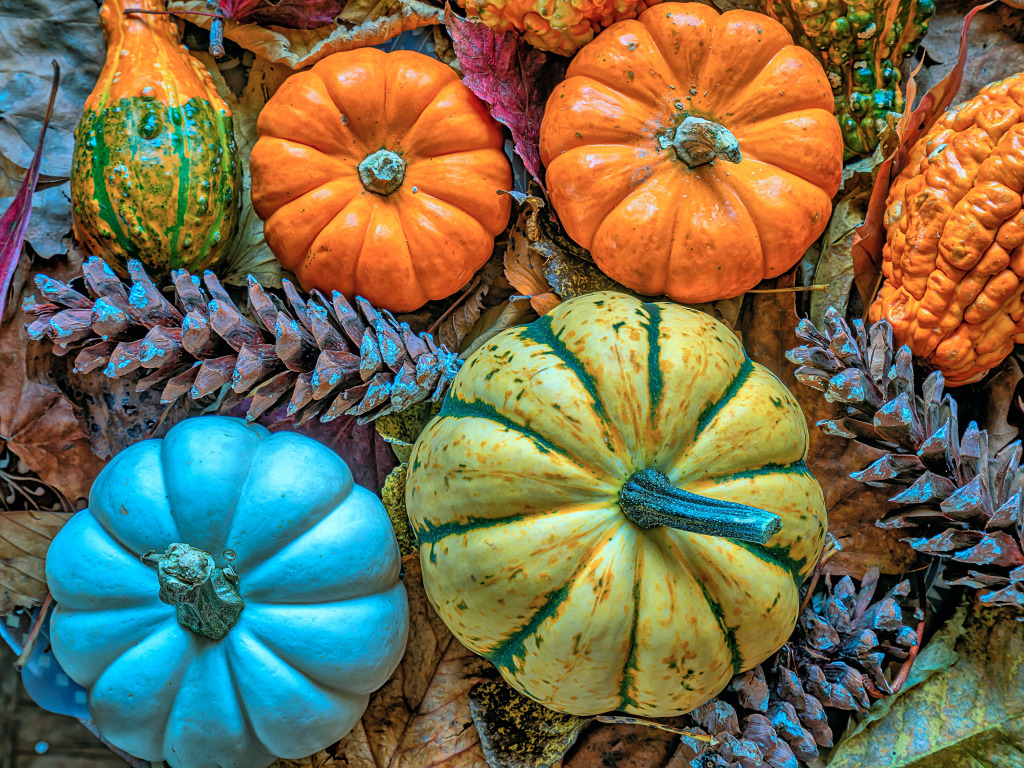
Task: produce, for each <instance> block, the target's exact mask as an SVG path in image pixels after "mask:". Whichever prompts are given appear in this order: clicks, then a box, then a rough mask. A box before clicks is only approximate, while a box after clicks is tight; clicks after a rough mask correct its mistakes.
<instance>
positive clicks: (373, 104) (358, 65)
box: [252, 49, 512, 312]
mask: <svg viewBox="0 0 1024 768" xmlns="http://www.w3.org/2000/svg"><path fill="white" fill-rule="evenodd" d="M258 126H259V136H260V138H259V141H258V142H257V143H256V146H255V147H254V148H253V151H252V179H253V182H252V197H253V206H254V207H255V209H256V212H257V213H258V214H259V215H260V217H261V218H262V219H263V220H264V222H265V224H264V231H265V233H266V238H267V243H268V244H269V245H270V247H271V248H272V249H273V251H274V254H275V255H276V256H277V258H278V260H279V261H280V262H281V264H282V265H283V266H284V267H285V268H287V269H290V270H292V271H293V272H294V273H295V275H296V276H297V277H298V279H299V282H300V283H301V284H302V286H303V287H304V288H305V289H306V290H312V289H314V288H316V289H319V290H322V291H340V292H341V293H343V294H345V295H346V296H348V297H350V298H351V297H354V296H355V295H356V294H359V295H361V296H364V297H365V298H366V299H367V300H368V301H369V302H370V303H371V304H373V305H374V306H378V307H383V308H384V309H390V310H392V311H395V312H408V311H410V310H414V309H418V308H419V307H420V306H422V305H423V304H424V303H425V302H427V301H429V300H431V299H443V298H445V297H446V296H449V295H451V294H452V293H455V292H456V291H457V290H459V289H460V288H462V287H464V286H465V285H466V283H468V282H469V281H470V280H471V279H472V277H473V274H474V273H475V272H476V271H477V270H478V269H479V268H480V267H482V266H483V264H484V262H486V261H487V259H488V258H489V257H490V255H491V251H492V249H493V247H494V237H495V235H497V234H499V233H500V232H501V231H502V230H504V229H505V225H506V224H507V223H508V216H509V211H510V209H511V204H512V202H511V199H510V198H509V196H508V195H507V194H503V193H504V192H507V191H508V190H510V189H511V188H512V174H511V170H510V168H509V164H508V160H507V159H506V158H505V155H504V154H503V152H502V137H501V132H500V131H499V130H498V126H497V124H496V123H495V122H494V121H493V120H492V119H491V118H490V116H488V114H487V112H486V109H485V108H484V106H483V104H481V103H480V101H479V100H478V99H477V97H476V96H474V95H473V94H472V92H471V91H470V90H469V89H468V88H467V87H466V86H465V85H463V84H462V83H461V82H460V81H459V78H458V76H457V75H456V74H455V72H454V71H453V70H452V69H451V68H450V67H448V66H446V65H444V64H441V63H440V62H438V61H436V60H435V59H431V58H429V57H427V56H424V55H422V54H419V53H414V52H410V51H396V52H395V53H390V54H386V53H382V52H380V51H376V50H372V49H366V50H360V51H353V52H350V53H337V54H334V55H333V56H329V57H327V58H326V59H324V60H323V61H321V62H320V63H319V64H317V65H316V66H315V67H313V68H312V69H311V70H309V71H308V72H300V73H298V74H296V75H293V76H292V77H291V78H289V80H288V81H287V82H286V83H285V84H284V85H283V86H282V87H281V89H280V90H279V91H278V92H277V93H276V94H274V96H273V97H272V98H271V99H270V101H268V102H267V106H266V107H264V109H263V111H262V112H261V113H260V119H259V124H258Z"/></svg>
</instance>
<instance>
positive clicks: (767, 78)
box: [540, 3, 843, 303]
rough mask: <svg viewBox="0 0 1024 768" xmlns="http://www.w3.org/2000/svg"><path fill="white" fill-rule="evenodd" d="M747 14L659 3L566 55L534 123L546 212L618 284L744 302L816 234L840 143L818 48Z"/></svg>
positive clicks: (834, 181) (835, 178)
mask: <svg viewBox="0 0 1024 768" xmlns="http://www.w3.org/2000/svg"><path fill="white" fill-rule="evenodd" d="M792 42H793V41H792V39H791V38H790V36H789V33H788V32H786V30H785V29H784V28H783V26H782V25H781V24H779V23H778V22H777V21H773V20H772V19H769V18H767V17H766V16H762V15H761V14H757V13H751V12H749V11H729V12H727V13H723V14H721V15H719V14H718V13H717V12H715V11H714V10H712V9H711V8H708V7H707V6H704V5H699V4H697V3H664V4H662V5H658V6H655V7H653V8H651V9H649V10H647V11H645V12H644V13H642V14H641V15H640V16H639V18H637V19H636V20H634V21H623V22H620V23H618V24H615V25H613V26H611V27H609V28H608V29H606V30H605V31H604V32H602V33H601V34H600V35H598V36H597V38H595V39H594V41H593V42H592V43H590V44H589V45H587V46H586V47H585V48H584V49H583V50H582V51H580V52H579V54H578V55H577V56H576V58H575V59H573V62H572V64H571V65H570V66H569V70H568V73H567V77H566V80H565V81H564V82H563V83H562V84H560V85H559V86H558V87H557V88H556V89H555V90H554V92H553V93H552V94H551V97H550V99H549V100H548V103H547V106H546V108H545V113H544V120H543V122H542V124H541V132H540V147H541V158H542V160H543V161H544V164H545V165H546V166H547V185H548V190H549V193H550V198H551V204H552V206H553V207H554V209H555V211H556V212H557V213H558V216H559V218H560V219H561V221H562V223H563V224H564V226H565V229H566V231H567V232H568V233H569V235H570V236H571V237H572V238H573V239H574V240H575V241H576V242H578V243H579V244H580V245H582V246H583V247H584V248H587V249H588V250H589V251H590V252H591V253H592V255H593V257H594V261H595V262H596V263H597V266H598V267H600V268H601V270H602V271H603V272H604V273H605V274H607V275H608V276H609V277H611V278H613V279H615V280H617V281H619V282H620V283H622V284H624V285H625V286H627V287H629V288H631V289H633V290H634V291H637V292H639V293H643V294H648V295H658V294H667V295H668V296H669V297H670V298H672V299H675V300H676V301H681V302H687V303H692V302H703V301H714V300H716V299H723V298H728V297H731V296H737V295H739V294H741V293H743V292H744V291H746V290H748V289H750V288H753V287H754V286H755V285H757V283H758V282H760V281H761V280H762V279H764V278H766V277H774V276H776V275H779V274H781V273H782V272H784V271H786V270H787V269H789V268H790V267H791V266H793V264H795V263H796V262H797V261H798V260H799V259H800V257H801V256H803V254H804V251H805V250H806V249H807V247H808V246H809V245H810V244H811V243H813V242H814V240H815V239H816V238H817V237H818V236H819V235H820V234H821V233H822V231H823V230H824V228H825V224H826V223H827V221H828V218H829V214H830V212H831V210H832V196H833V195H834V194H835V193H836V191H837V190H838V189H839V181H840V175H841V172H842V158H843V140H842V136H841V134H840V131H839V125H838V123H837V122H836V119H835V117H834V116H833V114H832V109H833V98H832V89H831V88H830V86H829V83H828V80H827V79H826V77H825V72H824V71H823V70H822V67H821V64H819V63H818V61H817V59H816V58H815V57H814V55H813V54H811V53H809V52H808V51H805V50H804V49H802V48H799V47H797V46H795V45H793V44H792Z"/></svg>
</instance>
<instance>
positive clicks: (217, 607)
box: [142, 544, 245, 640]
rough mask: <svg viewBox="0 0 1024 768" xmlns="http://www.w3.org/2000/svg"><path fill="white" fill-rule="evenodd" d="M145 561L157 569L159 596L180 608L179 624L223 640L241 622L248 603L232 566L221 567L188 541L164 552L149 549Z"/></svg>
mask: <svg viewBox="0 0 1024 768" xmlns="http://www.w3.org/2000/svg"><path fill="white" fill-rule="evenodd" d="M142 562H143V563H145V564H146V565H148V566H151V567H153V568H156V572H157V579H158V580H159V582H160V593H159V595H158V597H159V598H160V600H161V601H162V602H165V603H167V604H168V605H173V606H176V607H177V617H178V623H179V624H181V625H182V626H183V627H185V628H186V629H190V630H192V631H193V632H195V633H196V634H197V635H202V636H203V637H206V638H209V639H210V640H221V639H223V638H224V637H226V636H227V634H228V632H230V631H231V628H232V627H233V626H235V624H236V623H237V622H238V617H239V616H240V615H241V614H242V609H243V608H244V607H245V602H244V601H243V600H242V597H241V595H240V594H239V593H238V576H237V575H236V574H235V572H234V571H233V570H232V569H231V566H230V565H229V566H228V567H226V568H218V567H217V565H216V563H214V561H213V558H212V557H210V555H208V554H207V553H206V552H203V550H201V549H196V548H195V547H190V546H189V545H188V544H171V546H170V548H168V550H167V551H166V552H165V553H164V554H162V555H155V554H153V553H152V552H147V553H146V554H145V555H143V556H142Z"/></svg>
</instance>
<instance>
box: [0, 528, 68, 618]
mask: <svg viewBox="0 0 1024 768" xmlns="http://www.w3.org/2000/svg"><path fill="white" fill-rule="evenodd" d="M70 517H71V516H70V515H69V514H66V513H63V512H39V511H32V512H9V511H5V510H0V616H6V615H7V614H9V613H12V612H13V611H14V609H15V608H34V607H35V606H37V605H39V604H40V603H41V602H42V601H43V598H45V597H46V591H47V590H46V551H47V550H48V549H49V548H50V542H51V541H53V537H54V536H56V535H57V531H59V530H60V529H61V528H63V527H64V523H66V522H67V521H68V519H69V518H70Z"/></svg>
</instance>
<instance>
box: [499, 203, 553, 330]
mask: <svg viewBox="0 0 1024 768" xmlns="http://www.w3.org/2000/svg"><path fill="white" fill-rule="evenodd" d="M529 200H536V201H537V203H538V204H539V205H536V204H535V205H532V206H531V205H527V206H524V208H523V211H522V212H521V213H520V214H519V219H518V220H517V221H516V224H515V226H513V227H512V229H511V231H510V232H509V236H508V249H507V250H506V251H505V279H506V280H508V281H509V283H511V284H512V287H513V288H515V289H516V290H517V291H519V292H520V293H521V294H522V295H524V296H529V297H530V306H532V307H533V309H534V311H535V312H536V313H537V314H538V315H540V316H543V315H545V314H546V313H548V312H550V311H551V310H552V309H554V308H555V307H557V306H558V305H559V304H560V303H561V299H559V298H558V296H556V295H555V293H554V292H553V291H552V290H551V286H550V285H548V281H547V278H546V277H545V276H544V265H545V262H546V259H545V256H544V252H543V251H542V250H541V249H540V248H537V247H532V246H534V245H535V243H536V241H537V240H538V239H539V237H540V232H539V227H538V226H537V223H536V217H537V210H538V208H539V206H542V205H544V202H543V201H542V200H540V198H528V201H529Z"/></svg>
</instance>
